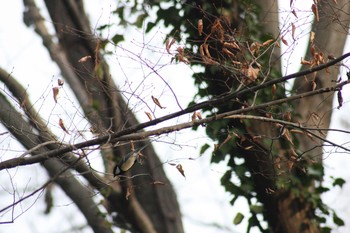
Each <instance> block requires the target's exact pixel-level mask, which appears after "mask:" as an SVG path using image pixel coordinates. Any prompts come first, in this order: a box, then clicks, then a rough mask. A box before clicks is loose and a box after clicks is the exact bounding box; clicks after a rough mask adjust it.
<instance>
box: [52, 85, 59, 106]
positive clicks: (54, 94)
mask: <svg viewBox="0 0 350 233" xmlns="http://www.w3.org/2000/svg"><path fill="white" fill-rule="evenodd" d="M59 92H60V90H59V88H58V87H53V88H52V93H53V99H54V100H55V102H56V103H57V95H58V93H59Z"/></svg>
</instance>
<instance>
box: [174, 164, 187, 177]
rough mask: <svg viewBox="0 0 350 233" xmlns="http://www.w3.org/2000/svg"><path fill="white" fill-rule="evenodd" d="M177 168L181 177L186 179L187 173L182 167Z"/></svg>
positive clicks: (179, 165)
mask: <svg viewBox="0 0 350 233" xmlns="http://www.w3.org/2000/svg"><path fill="white" fill-rule="evenodd" d="M176 168H177V170H178V171H179V172H180V173H181V175H182V176H183V177H185V178H186V176H185V171H184V170H183V168H182V165H181V164H178V165H176Z"/></svg>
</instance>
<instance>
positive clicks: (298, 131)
mask: <svg viewBox="0 0 350 233" xmlns="http://www.w3.org/2000/svg"><path fill="white" fill-rule="evenodd" d="M290 132H291V133H297V134H304V131H302V130H299V129H291V130H290Z"/></svg>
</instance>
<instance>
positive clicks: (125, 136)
mask: <svg viewBox="0 0 350 233" xmlns="http://www.w3.org/2000/svg"><path fill="white" fill-rule="evenodd" d="M349 83H350V80H348V81H344V82H342V83H339V84H337V85H335V86H334V87H327V88H321V89H317V90H314V91H310V92H306V93H302V94H299V95H294V96H290V97H287V98H283V99H279V100H274V101H271V102H268V103H264V104H260V105H256V106H252V107H247V108H243V109H237V110H233V111H229V112H225V113H221V114H217V115H215V116H212V117H207V118H204V119H202V120H197V121H193V122H186V123H182V124H176V125H172V126H168V127H162V128H159V129H155V130H150V131H145V132H138V133H137V132H136V133H134V131H130V129H125V130H123V131H120V132H117V133H113V134H110V135H105V136H101V137H98V138H95V139H92V140H87V141H85V142H81V143H76V144H73V145H64V146H61V147H60V148H58V149H56V150H51V151H48V152H44V153H41V154H38V155H36V156H34V157H28V158H19V159H17V158H16V159H10V160H6V161H3V162H2V163H0V170H1V169H4V168H11V167H15V166H19V165H28V164H33V163H38V162H42V161H44V160H46V159H49V158H51V157H55V156H57V155H60V154H64V153H67V152H71V151H75V150H78V149H82V148H86V147H91V146H96V145H100V144H104V143H109V142H111V141H112V142H113V143H117V142H120V141H131V140H143V139H146V138H148V137H150V136H158V135H161V134H167V133H171V132H174V131H179V130H182V129H185V128H191V127H193V126H198V125H202V124H205V123H210V122H213V121H218V120H222V119H225V118H228V117H229V116H232V115H238V114H243V113H247V112H251V111H255V110H258V109H264V108H266V107H270V106H274V105H278V104H282V103H286V102H290V101H293V100H297V99H301V98H307V97H310V96H314V95H319V94H322V93H327V92H334V91H338V90H340V89H341V88H342V87H343V86H345V85H347V84H349ZM184 111H185V112H186V109H185V110H184ZM136 127H137V126H136Z"/></svg>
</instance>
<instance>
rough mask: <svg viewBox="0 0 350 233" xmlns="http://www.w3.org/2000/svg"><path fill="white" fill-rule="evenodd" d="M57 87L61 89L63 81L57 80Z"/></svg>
mask: <svg viewBox="0 0 350 233" xmlns="http://www.w3.org/2000/svg"><path fill="white" fill-rule="evenodd" d="M57 84H58V86H60V87H62V86H63V84H64V81H63V80H62V79H57Z"/></svg>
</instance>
